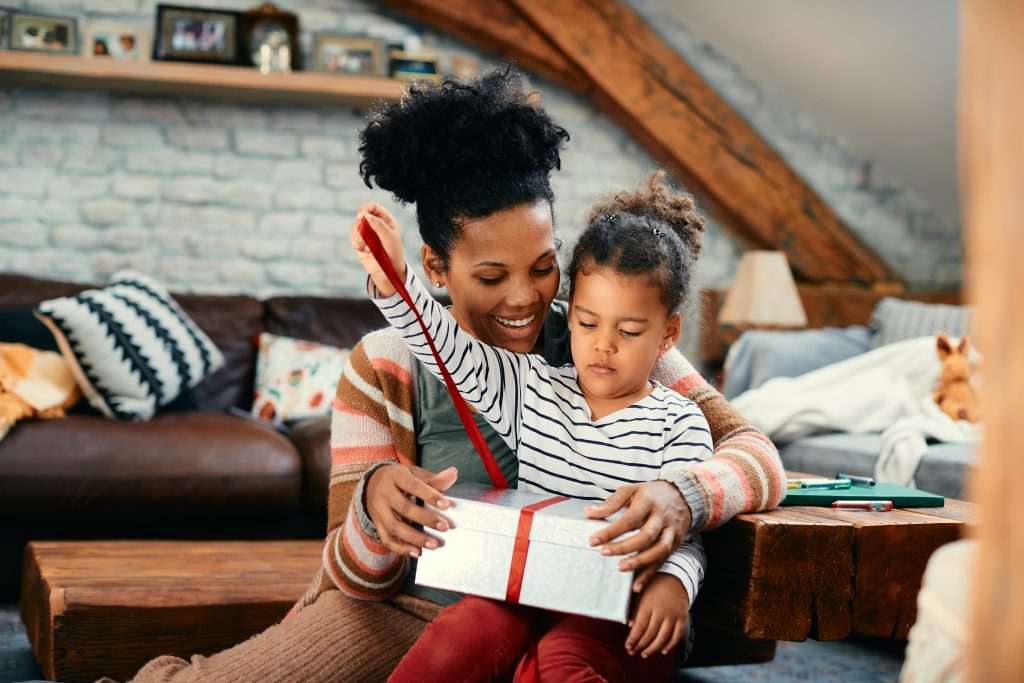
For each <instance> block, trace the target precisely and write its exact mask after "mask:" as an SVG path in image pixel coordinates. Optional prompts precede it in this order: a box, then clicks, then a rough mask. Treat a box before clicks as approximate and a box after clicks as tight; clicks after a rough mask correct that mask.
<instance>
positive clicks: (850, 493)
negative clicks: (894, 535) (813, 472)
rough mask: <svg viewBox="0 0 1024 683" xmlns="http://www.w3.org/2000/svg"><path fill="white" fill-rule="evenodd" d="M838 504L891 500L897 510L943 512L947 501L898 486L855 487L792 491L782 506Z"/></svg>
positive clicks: (924, 492)
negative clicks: (899, 508)
mask: <svg viewBox="0 0 1024 683" xmlns="http://www.w3.org/2000/svg"><path fill="white" fill-rule="evenodd" d="M837 500H891V501H892V504H893V507H901V508H907V507H912V508H923V507H933V508H940V507H942V506H943V505H944V504H945V499H944V498H943V497H942V496H940V495H937V494H934V493H928V492H927V491H919V490H918V489H912V488H910V487H909V486H898V485H896V484H875V485H874V486H857V485H856V484H854V485H853V486H851V487H850V488H848V489H789V490H788V491H786V497H785V498H783V499H782V504H783V505H832V503H833V502H835V501H837Z"/></svg>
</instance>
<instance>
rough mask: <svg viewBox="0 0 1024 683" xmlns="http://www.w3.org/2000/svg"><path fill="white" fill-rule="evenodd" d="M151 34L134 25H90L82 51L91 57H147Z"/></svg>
mask: <svg viewBox="0 0 1024 683" xmlns="http://www.w3.org/2000/svg"><path fill="white" fill-rule="evenodd" d="M149 41H150V36H149V34H148V33H147V32H145V31H140V30H139V29H137V28H134V27H127V26H117V25H98V26H89V27H88V28H87V29H86V31H85V40H84V41H83V42H82V45H83V50H82V52H83V53H84V54H85V55H87V56H89V57H110V58H112V59H146V58H147V56H148V55H149V49H150V46H149Z"/></svg>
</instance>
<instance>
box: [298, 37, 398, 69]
mask: <svg viewBox="0 0 1024 683" xmlns="http://www.w3.org/2000/svg"><path fill="white" fill-rule="evenodd" d="M313 68H314V69H316V70H317V71H330V72H333V73H342V74H359V75H362V76H383V75H384V41H382V40H381V39H380V38H368V37H365V36H341V35H331V34H325V33H321V34H317V35H316V36H314V37H313Z"/></svg>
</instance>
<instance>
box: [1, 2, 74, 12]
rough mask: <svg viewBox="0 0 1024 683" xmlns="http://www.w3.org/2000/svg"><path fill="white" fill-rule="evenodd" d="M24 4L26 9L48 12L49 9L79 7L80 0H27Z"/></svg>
mask: <svg viewBox="0 0 1024 683" xmlns="http://www.w3.org/2000/svg"><path fill="white" fill-rule="evenodd" d="M16 4H17V3H16ZM25 6H26V7H27V8H28V9H32V10H40V11H44V12H49V11H51V10H69V9H78V8H79V7H81V6H82V0H28V1H27V2H26V3H25Z"/></svg>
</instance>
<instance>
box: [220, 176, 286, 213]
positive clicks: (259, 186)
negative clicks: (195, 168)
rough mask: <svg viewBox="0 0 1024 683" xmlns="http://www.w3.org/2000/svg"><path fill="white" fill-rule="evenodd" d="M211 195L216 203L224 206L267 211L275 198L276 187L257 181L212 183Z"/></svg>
mask: <svg viewBox="0 0 1024 683" xmlns="http://www.w3.org/2000/svg"><path fill="white" fill-rule="evenodd" d="M210 193H211V197H212V199H213V201H214V202H216V203H219V204H223V205H224V206H241V207H248V208H251V209H266V208H269V207H270V202H271V201H272V199H273V197H274V186H273V185H271V184H270V183H261V182H258V181H255V180H227V181H217V182H215V183H212V186H211V188H210Z"/></svg>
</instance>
